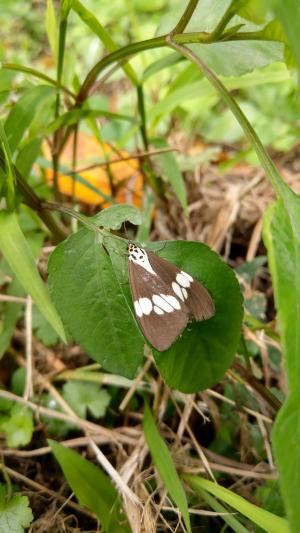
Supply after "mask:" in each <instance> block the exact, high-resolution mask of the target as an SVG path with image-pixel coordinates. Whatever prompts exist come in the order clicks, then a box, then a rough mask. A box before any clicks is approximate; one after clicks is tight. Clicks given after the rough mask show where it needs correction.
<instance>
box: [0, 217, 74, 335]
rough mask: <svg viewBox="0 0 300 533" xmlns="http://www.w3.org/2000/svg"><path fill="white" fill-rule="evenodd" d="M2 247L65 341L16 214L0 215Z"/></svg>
mask: <svg viewBox="0 0 300 533" xmlns="http://www.w3.org/2000/svg"><path fill="white" fill-rule="evenodd" d="M0 247H1V251H2V253H3V255H4V257H5V259H6V260H7V262H8V264H9V266H10V268H11V269H12V271H13V272H14V274H15V275H16V277H17V279H18V281H19V282H20V283H21V284H22V285H23V287H24V289H25V290H26V291H28V293H29V294H30V295H31V296H32V298H33V300H34V302H35V303H36V305H37V306H38V307H39V309H40V311H41V313H43V315H44V316H45V318H46V319H47V320H48V321H49V322H50V324H51V325H52V326H53V328H54V329H55V331H56V332H57V334H58V335H59V336H60V337H61V338H62V339H63V340H65V335H64V331H63V327H62V324H61V321H60V318H59V317H58V315H57V312H56V310H55V308H54V306H53V304H52V302H51V300H50V297H49V295H48V291H47V287H46V285H45V284H44V283H43V282H42V280H41V278H40V276H39V274H38V271H37V269H36V266H35V263H34V259H33V257H32V254H31V251H30V249H29V246H28V243H27V241H26V238H25V237H24V235H23V233H22V230H21V228H20V226H19V223H18V219H17V217H16V215H15V214H14V213H8V212H6V211H2V212H1V213H0Z"/></svg>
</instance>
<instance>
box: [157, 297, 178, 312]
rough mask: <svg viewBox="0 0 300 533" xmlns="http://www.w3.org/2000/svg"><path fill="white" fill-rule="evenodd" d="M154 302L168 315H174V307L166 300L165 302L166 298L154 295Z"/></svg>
mask: <svg viewBox="0 0 300 533" xmlns="http://www.w3.org/2000/svg"><path fill="white" fill-rule="evenodd" d="M152 300H153V302H154V303H155V305H157V307H160V308H161V309H163V310H164V311H166V313H172V311H174V307H172V305H170V304H169V303H168V302H167V301H166V300H164V298H162V297H161V296H158V294H154V295H153V296H152Z"/></svg>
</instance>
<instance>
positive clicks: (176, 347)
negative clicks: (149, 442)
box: [154, 241, 243, 393]
mask: <svg viewBox="0 0 300 533" xmlns="http://www.w3.org/2000/svg"><path fill="white" fill-rule="evenodd" d="M158 246H159V243H156V244H155V247H156V248H157V247H158ZM158 255H161V256H162V257H164V259H167V260H168V261H170V262H171V263H175V264H176V265H177V266H178V267H180V268H182V270H184V271H185V272H189V273H190V274H191V275H192V276H194V277H195V278H196V279H198V280H199V281H200V282H201V283H203V284H204V286H205V287H207V289H208V290H209V292H210V294H211V295H212V297H213V299H214V303H215V307H216V314H215V315H214V316H213V317H212V318H211V319H210V320H204V321H202V322H192V323H190V324H189V325H188V327H187V328H186V329H185V331H184V332H183V335H182V336H181V338H180V339H178V340H177V341H176V342H175V343H174V344H173V345H172V346H171V347H170V348H169V349H168V350H167V351H165V352H163V353H159V352H157V351H154V357H155V360H156V363H157V365H158V367H159V369H160V372H161V373H162V375H163V377H164V379H165V380H166V381H167V383H168V384H169V385H170V386H171V387H172V388H175V389H179V390H181V391H183V392H186V393H191V392H195V391H198V390H203V389H206V388H208V387H211V386H212V385H213V384H214V383H216V382H217V381H218V379H220V378H221V377H222V376H223V375H224V373H225V372H226V370H227V368H228V367H229V366H230V365H231V362H232V360H233V357H234V355H235V352H236V348H237V345H238V342H239V338H240V328H241V321H242V316H243V309H242V297H241V293H240V289H239V286H238V283H237V280H236V278H235V275H234V273H233V272H232V270H231V269H230V268H229V267H228V266H227V265H226V264H225V263H223V261H221V259H220V258H219V256H218V255H217V254H216V253H214V252H212V251H211V250H210V249H209V248H208V247H207V246H205V245H203V244H199V243H194V242H183V241H177V242H176V241H175V242H168V243H166V246H165V247H164V248H163V249H162V250H161V251H160V252H158Z"/></svg>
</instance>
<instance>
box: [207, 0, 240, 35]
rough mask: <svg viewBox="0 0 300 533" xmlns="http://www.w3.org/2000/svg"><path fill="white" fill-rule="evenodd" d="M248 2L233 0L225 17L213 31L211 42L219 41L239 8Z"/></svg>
mask: <svg viewBox="0 0 300 533" xmlns="http://www.w3.org/2000/svg"><path fill="white" fill-rule="evenodd" d="M245 3H246V0H232V1H231V3H230V4H229V6H228V8H227V9H226V11H225V13H224V15H223V17H222V18H221V20H220V22H219V23H218V24H217V26H216V27H215V29H214V30H213V32H212V33H211V36H210V39H211V42H215V41H218V40H219V39H220V37H221V36H222V34H223V31H224V30H225V28H226V26H227V24H228V23H229V22H230V20H231V19H232V17H234V15H235V14H236V11H237V9H238V8H239V7H240V6H242V5H243V4H245Z"/></svg>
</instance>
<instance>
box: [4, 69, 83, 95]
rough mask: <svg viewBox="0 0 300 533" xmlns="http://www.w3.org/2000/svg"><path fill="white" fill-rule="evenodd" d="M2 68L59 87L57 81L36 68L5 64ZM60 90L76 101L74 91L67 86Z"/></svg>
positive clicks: (62, 86) (61, 86) (61, 87)
mask: <svg viewBox="0 0 300 533" xmlns="http://www.w3.org/2000/svg"><path fill="white" fill-rule="evenodd" d="M1 68H2V69H5V70H15V71H16V72H24V74H30V75H31V76H34V77H35V78H38V79H40V80H44V81H46V82H47V83H49V85H53V86H54V87H57V81H56V80H54V79H53V78H50V76H47V75H46V74H43V72H40V71H39V70H36V69H34V68H29V67H24V66H23V65H16V64H15V63H3V64H2V65H1ZM60 90H61V91H63V92H64V93H66V94H67V95H68V96H71V98H73V99H74V100H75V98H76V95H75V94H74V93H73V92H72V91H70V89H68V88H67V87H65V85H62V84H61V85H60Z"/></svg>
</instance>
